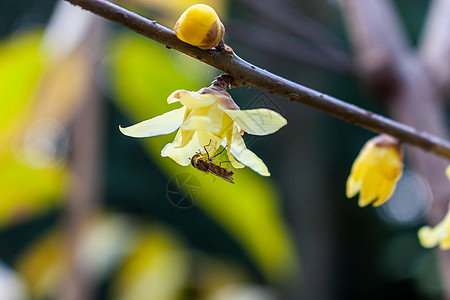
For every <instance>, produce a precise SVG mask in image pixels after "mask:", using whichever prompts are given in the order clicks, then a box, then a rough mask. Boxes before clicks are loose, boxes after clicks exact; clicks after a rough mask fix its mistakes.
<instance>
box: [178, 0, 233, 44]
mask: <svg viewBox="0 0 450 300" xmlns="http://www.w3.org/2000/svg"><path fill="white" fill-rule="evenodd" d="M175 33H176V34H177V37H178V38H179V39H180V40H182V41H183V42H186V43H188V44H191V45H194V46H197V47H199V48H201V49H204V50H206V49H210V48H213V47H215V46H217V45H218V44H219V42H220V41H221V40H222V38H223V35H224V34H225V27H224V26H223V24H222V22H220V19H219V16H218V15H217V13H216V12H215V11H214V9H213V8H212V7H210V6H208V5H206V4H196V5H193V6H191V7H189V8H188V9H187V10H186V11H185V12H184V13H183V14H182V15H181V17H180V18H179V19H178V21H177V23H176V24H175Z"/></svg>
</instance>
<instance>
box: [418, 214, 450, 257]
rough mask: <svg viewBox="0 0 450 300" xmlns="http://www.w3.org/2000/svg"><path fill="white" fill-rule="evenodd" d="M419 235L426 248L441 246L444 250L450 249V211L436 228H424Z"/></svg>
mask: <svg viewBox="0 0 450 300" xmlns="http://www.w3.org/2000/svg"><path fill="white" fill-rule="evenodd" d="M417 235H418V237H419V241H420V243H421V244H422V246H424V247H425V248H433V247H435V246H437V245H438V244H439V248H441V249H442V250H448V249H450V211H449V212H447V214H446V215H445V217H444V219H443V220H442V221H441V222H440V223H439V224H437V225H436V226H435V227H431V226H423V227H422V228H420V229H419V232H418V234H417Z"/></svg>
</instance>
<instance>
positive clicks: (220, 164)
mask: <svg viewBox="0 0 450 300" xmlns="http://www.w3.org/2000/svg"><path fill="white" fill-rule="evenodd" d="M226 162H229V163H231V161H229V160H224V161H221V162H220V163H219V167H222V163H226Z"/></svg>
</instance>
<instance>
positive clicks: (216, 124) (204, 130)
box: [119, 86, 287, 176]
mask: <svg viewBox="0 0 450 300" xmlns="http://www.w3.org/2000/svg"><path fill="white" fill-rule="evenodd" d="M175 102H180V103H181V104H182V105H183V107H181V108H178V109H175V110H172V111H169V112H167V113H165V114H163V115H160V116H157V117H154V118H152V119H149V120H146V121H143V122H140V123H138V124H135V125H132V126H129V127H126V128H122V127H120V126H119V129H120V131H121V132H122V133H123V134H125V135H128V136H131V137H138V138H142V137H152V136H157V135H163V134H168V133H171V132H173V131H175V130H177V129H178V128H179V130H178V133H177V135H176V136H175V140H174V141H173V142H172V143H169V144H167V145H166V146H165V147H164V148H163V149H162V151H161V156H163V157H170V158H172V159H173V160H174V161H175V162H177V163H178V164H180V165H182V166H187V165H189V164H190V162H191V161H190V158H191V157H192V156H193V155H194V154H195V153H196V152H198V151H200V152H202V153H204V152H205V150H204V148H203V147H205V146H206V149H207V151H208V153H209V154H210V155H212V154H213V153H215V152H216V151H217V149H218V148H219V147H220V145H222V146H225V147H226V149H227V155H228V159H229V161H230V163H231V164H232V166H233V167H234V168H243V167H244V165H245V166H247V167H249V168H251V169H253V170H254V171H256V172H258V173H259V174H261V175H263V176H270V173H269V171H268V169H267V167H266V165H265V164H264V162H263V161H262V160H261V159H260V158H259V157H258V156H256V155H255V154H254V153H253V152H252V151H250V150H248V149H247V147H246V145H245V143H244V140H243V138H242V136H241V135H242V134H243V133H244V131H245V132H247V133H249V134H253V135H267V134H271V133H274V132H276V131H278V130H279V129H280V128H281V127H283V126H285V125H286V124H287V121H286V119H285V118H283V117H282V116H281V115H280V114H278V113H277V112H275V111H272V110H269V109H266V108H259V109H249V110H240V109H239V107H238V106H237V105H236V103H235V102H234V101H233V99H232V98H231V96H230V95H229V94H228V93H227V92H226V91H225V90H221V89H220V88H217V87H215V86H211V87H208V88H203V89H201V90H199V91H198V92H189V91H186V90H178V91H175V92H173V93H172V94H171V95H170V96H169V98H168V99H167V103H169V104H172V103H175Z"/></svg>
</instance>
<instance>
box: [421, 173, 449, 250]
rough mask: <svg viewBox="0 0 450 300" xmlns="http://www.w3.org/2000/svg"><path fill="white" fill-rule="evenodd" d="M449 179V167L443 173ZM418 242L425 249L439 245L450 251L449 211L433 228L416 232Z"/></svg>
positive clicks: (426, 227)
mask: <svg viewBox="0 0 450 300" xmlns="http://www.w3.org/2000/svg"><path fill="white" fill-rule="evenodd" d="M445 173H446V174H447V177H448V179H450V166H448V167H447V170H446V171H445ZM417 235H418V237H419V241H420V243H421V244H422V246H424V247H425V248H433V247H435V246H437V245H438V244H439V248H441V249H442V250H448V249H450V210H449V211H448V212H447V214H446V215H445V217H444V219H442V221H441V222H440V223H439V224H437V225H436V226H435V227H431V226H423V227H422V228H420V229H419V232H418V234H417Z"/></svg>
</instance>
